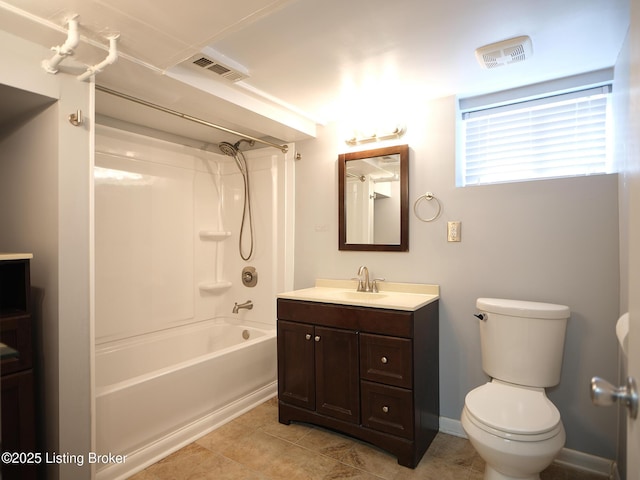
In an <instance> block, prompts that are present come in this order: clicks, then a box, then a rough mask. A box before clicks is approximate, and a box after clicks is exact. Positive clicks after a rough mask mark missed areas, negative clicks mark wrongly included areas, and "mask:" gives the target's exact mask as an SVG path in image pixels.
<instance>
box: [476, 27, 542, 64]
mask: <svg viewBox="0 0 640 480" xmlns="http://www.w3.org/2000/svg"><path fill="white" fill-rule="evenodd" d="M531 55H533V47H532V45H531V38H529V37H528V36H526V35H525V36H522V37H515V38H510V39H509V40H503V41H502V42H497V43H492V44H491V45H485V46H484V47H480V48H478V49H477V50H476V58H477V59H478V63H480V66H481V67H482V68H486V69H490V68H496V67H501V66H503V65H510V64H512V63H518V62H523V61H525V60H528V59H529V58H530V57H531Z"/></svg>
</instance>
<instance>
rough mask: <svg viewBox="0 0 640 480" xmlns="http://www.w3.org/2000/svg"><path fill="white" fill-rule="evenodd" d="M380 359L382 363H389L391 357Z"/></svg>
mask: <svg viewBox="0 0 640 480" xmlns="http://www.w3.org/2000/svg"><path fill="white" fill-rule="evenodd" d="M380 361H381V362H382V363H387V362H388V361H389V359H388V358H387V357H382V358H381V359H380Z"/></svg>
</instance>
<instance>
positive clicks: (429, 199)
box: [413, 192, 442, 222]
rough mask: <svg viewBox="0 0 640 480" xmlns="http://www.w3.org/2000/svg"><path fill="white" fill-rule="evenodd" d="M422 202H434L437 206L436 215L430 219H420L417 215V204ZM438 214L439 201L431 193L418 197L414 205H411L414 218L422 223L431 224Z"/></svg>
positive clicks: (440, 207)
mask: <svg viewBox="0 0 640 480" xmlns="http://www.w3.org/2000/svg"><path fill="white" fill-rule="evenodd" d="M422 200H427V201H429V202H430V201H431V200H435V201H436V203H437V204H438V211H437V212H436V214H435V215H434V216H433V217H431V218H422V217H421V216H420V215H418V204H419V203H420V202H421V201H422ZM440 212H442V205H441V204H440V200H438V199H437V198H436V196H435V195H434V194H433V193H431V192H427V193H425V194H424V195H421V196H419V197H418V198H417V199H416V201H415V203H414V204H413V213H414V214H415V215H416V217H418V219H419V220H422V221H423V222H432V221H434V220H435V219H436V218H438V217H439V216H440Z"/></svg>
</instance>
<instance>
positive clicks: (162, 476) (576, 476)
mask: <svg viewBox="0 0 640 480" xmlns="http://www.w3.org/2000/svg"><path fill="white" fill-rule="evenodd" d="M483 471H484V462H483V460H482V459H481V458H480V457H478V455H477V454H476V453H475V450H474V449H473V447H472V446H471V445H470V444H469V442H468V441H467V440H465V439H463V438H458V437H455V436H451V435H446V434H443V433H439V434H438V435H437V436H436V438H435V440H434V441H433V443H432V444H431V446H430V447H429V450H427V453H426V454H425V455H424V457H423V458H422V461H421V462H420V464H419V465H418V466H417V467H416V469H415V470H411V469H408V468H405V467H402V466H400V465H398V463H397V460H396V458H395V457H394V456H392V455H390V454H388V453H385V452H384V451H382V450H380V449H378V448H375V447H372V446H370V445H368V444H365V443H362V442H360V441H358V440H354V439H352V438H349V437H345V436H342V435H339V434H336V433H334V432H330V431H327V430H324V429H321V428H318V427H312V426H310V425H306V424H294V423H292V424H291V425H288V426H287V425H282V424H280V423H278V405H277V401H276V399H275V398H273V399H271V400H268V401H267V402H265V403H263V404H261V405H259V406H257V407H256V408H254V409H253V410H251V411H249V412H247V413H245V414H244V415H242V416H240V417H238V418H236V419H235V420H233V421H232V422H230V423H228V424H226V425H224V426H222V427H220V428H218V429H217V430H215V431H213V432H211V433H209V434H208V435H205V436H204V437H202V438H200V439H199V440H197V441H196V442H194V443H192V444H190V445H187V446H186V447H184V448H182V449H181V450H178V451H177V452H175V453H173V454H171V455H169V456H168V457H166V458H165V459H163V460H161V461H159V462H158V463H156V464H154V465H151V466H150V467H148V468H147V469H146V470H144V471H142V472H140V473H138V474H136V475H134V476H133V477H131V480H249V479H250V480H298V479H301V480H306V479H308V480H338V479H351V480H381V479H384V480H405V479H406V480H411V479H420V480H454V479H455V480H481V479H482V476H483ZM605 478H606V477H602V476H599V475H594V474H590V473H586V472H583V471H578V470H573V469H568V468H565V467H560V466H558V465H552V466H551V467H549V468H548V469H547V470H545V471H544V472H543V473H542V475H541V479H542V480H603V479H605Z"/></svg>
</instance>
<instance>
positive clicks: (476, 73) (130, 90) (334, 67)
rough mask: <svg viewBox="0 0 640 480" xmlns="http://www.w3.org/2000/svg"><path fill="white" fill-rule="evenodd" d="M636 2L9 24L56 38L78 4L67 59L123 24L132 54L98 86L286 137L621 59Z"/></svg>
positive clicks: (315, 3) (414, 1) (57, 13)
mask: <svg viewBox="0 0 640 480" xmlns="http://www.w3.org/2000/svg"><path fill="white" fill-rule="evenodd" d="M628 11H629V0H562V1H560V0H518V1H513V0H473V1H470V0H447V1H443V0H395V1H393V2H389V1H388V0H349V1H345V0H322V1H319V0H243V1H233V0H189V1H188V2H176V1H175V0H153V1H151V0H109V1H103V0H5V1H2V0H0V29H3V30H6V31H8V32H9V33H12V34H14V35H18V36H21V37H24V38H26V39H28V40H30V41H33V42H35V43H38V44H41V45H43V46H46V47H47V48H48V47H53V46H56V45H61V44H62V43H63V42H64V40H65V38H66V24H67V21H68V19H69V18H71V17H72V16H73V15H77V17H76V18H77V20H78V22H79V25H80V33H81V36H82V41H81V43H80V45H79V46H78V47H77V48H76V52H75V55H74V56H73V61H69V60H65V61H63V62H62V64H61V71H62V72H64V73H73V74H77V73H79V72H80V71H82V68H84V67H85V66H87V65H93V64H96V63H98V62H100V61H102V60H103V59H104V57H105V56H106V48H107V46H108V38H109V37H110V36H113V35H116V34H117V35H119V37H118V50H119V53H120V57H119V59H118V61H117V62H116V63H115V64H114V65H111V66H108V67H107V68H106V69H105V70H104V71H103V72H101V73H99V74H97V75H96V77H95V78H96V83H97V84H98V85H102V86H105V87H108V88H110V89H113V90H116V91H119V92H123V93H126V94H128V95H133V96H135V97H137V98H141V99H143V100H146V101H149V102H152V103H155V104H158V105H162V106H163V107H166V108H169V109H172V110H176V111H179V112H184V113H187V114H189V115H192V116H194V117H197V118H202V119H204V120H206V121H209V122H214V123H218V124H221V125H223V126H225V127H227V128H230V129H232V130H238V131H241V132H243V133H246V134H248V135H252V136H256V137H259V138H268V139H269V138H271V139H276V140H278V141H279V142H288V141H296V140H300V139H304V138H310V137H313V136H315V135H316V125H318V124H324V123H327V122H331V121H334V120H336V119H337V118H340V117H341V116H343V115H344V114H345V111H349V110H351V111H352V110H354V109H367V108H373V109H384V108H386V107H387V106H391V105H392V106H394V107H398V106H404V108H410V107H411V106H412V105H414V104H415V102H416V101H418V100H420V101H422V100H427V99H430V98H438V97H443V96H448V95H453V94H461V95H474V94H479V93H486V92H490V91H497V90H502V89H507V88H512V87H516V86H521V85H524V84H530V83H536V82H541V81H545V80H549V79H552V78H559V77H564V76H570V75H574V74H577V73H583V72H588V71H593V70H598V69H602V68H607V67H611V66H613V65H614V63H615V61H616V58H617V56H618V53H619V51H620V48H621V45H622V43H623V40H624V38H625V35H626V33H627V29H628V25H629V21H628ZM519 35H528V36H530V37H531V40H532V43H533V55H532V57H531V58H530V59H528V60H527V61H525V62H522V63H517V64H512V65H509V66H505V67H500V68H495V69H490V70H486V69H483V68H481V67H480V65H479V64H478V63H477V61H476V59H475V55H474V51H475V49H476V48H478V47H480V46H483V45H486V44H489V43H493V42H497V41H501V40H505V39H508V38H512V37H515V36H519ZM201 54H205V55H207V56H208V57H209V58H212V57H213V58H214V59H215V60H217V61H219V62H221V63H223V64H225V65H226V66H228V67H231V68H233V69H234V70H238V71H241V72H244V73H246V74H247V78H245V79H243V80H241V81H238V82H235V83H234V82H232V81H230V80H227V79H225V78H220V77H218V76H216V75H212V74H211V73H210V72H208V71H203V70H202V69H198V68H192V67H191V66H190V64H186V65H187V66H185V64H184V63H183V62H184V61H185V60H188V59H190V58H191V57H193V56H194V55H201ZM78 65H80V66H81V67H82V68H80V69H78V67H77V66H78ZM74 69H75V70H74ZM96 105H97V107H96V108H97V111H98V113H99V114H101V115H103V116H106V117H114V118H119V119H123V120H126V121H129V122H132V123H140V124H143V125H148V126H151V127H154V128H159V129H161V130H167V131H171V132H174V133H178V134H184V135H188V136H190V137H192V138H201V139H208V140H212V141H220V140H221V139H226V140H227V141H229V140H230V138H229V134H228V133H224V134H221V133H218V134H216V135H212V132H211V129H209V128H207V127H200V126H199V125H197V124H192V123H191V124H190V123H189V122H185V121H184V120H182V119H180V118H176V117H172V116H171V115H166V114H161V113H158V112H156V111H154V112H150V109H149V108H147V107H142V106H140V105H135V104H132V103H131V102H128V101H125V100H121V99H119V98H117V97H113V96H111V95H109V94H106V93H102V92H99V93H98V95H97V101H96ZM216 139H217V140H216Z"/></svg>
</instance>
